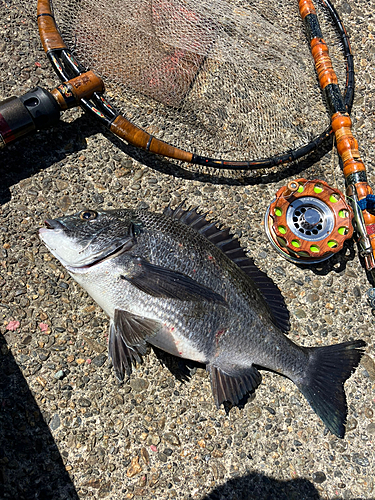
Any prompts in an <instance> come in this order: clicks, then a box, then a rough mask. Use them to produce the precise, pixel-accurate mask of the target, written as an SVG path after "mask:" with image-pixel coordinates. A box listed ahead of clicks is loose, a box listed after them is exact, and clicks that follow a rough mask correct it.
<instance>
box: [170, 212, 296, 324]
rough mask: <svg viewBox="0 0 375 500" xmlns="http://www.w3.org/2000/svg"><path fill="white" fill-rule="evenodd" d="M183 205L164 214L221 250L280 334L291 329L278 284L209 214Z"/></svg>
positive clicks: (226, 229) (227, 229)
mask: <svg viewBox="0 0 375 500" xmlns="http://www.w3.org/2000/svg"><path fill="white" fill-rule="evenodd" d="M183 205H184V202H183V203H181V204H180V205H178V206H177V207H176V208H175V209H172V208H171V207H170V206H168V207H166V208H165V210H164V215H166V216H167V217H171V218H172V219H177V220H179V221H181V222H183V223H184V224H186V225H187V226H190V227H192V228H193V229H195V230H196V231H198V232H199V233H201V234H202V235H203V236H205V237H206V238H207V239H208V240H209V241H211V243H214V245H216V246H217V247H218V248H220V250H221V251H222V252H223V253H225V255H226V256H227V257H229V258H230V259H231V260H232V261H233V262H234V263H235V264H236V265H237V266H238V267H239V268H241V269H242V271H243V272H244V273H246V274H247V276H249V277H250V278H251V279H252V280H253V281H254V283H255V284H256V285H257V287H258V289H259V291H260V292H261V294H262V295H263V297H264V298H265V300H266V302H267V304H268V306H269V308H270V312H271V315H272V318H273V320H274V322H275V323H276V325H277V326H278V327H279V328H280V329H281V330H282V331H283V332H287V331H288V330H289V328H290V322H289V311H288V309H287V307H286V305H285V301H284V297H283V296H282V295H281V292H280V290H279V289H278V287H277V285H275V283H274V282H273V281H272V280H271V278H269V277H268V276H267V275H266V274H265V273H263V272H262V271H260V270H259V269H258V268H257V267H256V265H255V264H254V261H253V260H252V259H251V258H250V257H248V256H247V255H246V254H245V252H244V250H243V249H242V248H241V245H240V242H239V241H238V239H237V238H236V237H234V236H233V235H232V234H231V232H230V229H229V228H223V227H220V226H219V224H217V223H216V222H214V221H208V220H207V215H208V214H205V213H199V212H198V207H194V208H189V209H187V210H185V209H184V208H182V207H183Z"/></svg>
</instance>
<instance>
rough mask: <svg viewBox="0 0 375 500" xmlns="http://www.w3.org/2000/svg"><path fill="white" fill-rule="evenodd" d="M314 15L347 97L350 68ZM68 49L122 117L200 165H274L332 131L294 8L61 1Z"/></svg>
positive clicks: (190, 0) (286, 3) (179, 0)
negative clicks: (203, 159) (224, 161)
mask: <svg viewBox="0 0 375 500" xmlns="http://www.w3.org/2000/svg"><path fill="white" fill-rule="evenodd" d="M316 3H317V11H318V15H319V19H320V23H321V25H322V30H323V33H324V38H325V40H326V42H327V43H328V45H329V48H330V55H331V57H332V59H333V63H334V68H335V70H336V72H337V73H338V77H339V85H340V88H341V90H343V89H344V88H345V63H344V57H343V53H342V49H341V46H340V43H339V41H338V36H337V34H336V32H335V30H334V28H333V25H332V23H331V22H330V19H329V17H328V15H327V13H326V11H325V9H324V7H323V6H322V4H320V2H319V1H318V2H316ZM52 5H53V9H54V15H55V18H56V21H57V24H58V27H59V30H60V32H61V34H62V36H63V38H64V41H65V42H66V43H67V45H68V46H69V48H70V50H72V52H73V53H74V54H75V56H76V57H77V59H78V60H79V62H80V63H81V64H82V65H84V66H85V67H86V68H90V69H92V70H94V71H95V72H96V73H98V74H99V75H100V76H101V77H102V78H103V80H104V82H105V85H106V94H107V96H108V97H109V98H110V99H113V101H114V104H115V105H116V107H117V108H119V109H120V110H121V111H122V113H123V114H124V116H126V117H127V118H128V119H129V120H131V121H132V122H133V123H135V124H136V125H138V126H140V127H142V128H144V129H145V130H146V131H147V132H149V133H150V134H152V135H154V136H155V137H157V138H160V139H162V140H164V141H167V142H170V143H172V144H173V145H175V146H177V147H179V148H182V149H185V150H189V151H192V152H194V153H197V154H201V155H205V156H210V157H214V158H229V159H232V160H243V159H245V160H253V159H259V158H267V157H271V156H274V155H277V154H280V153H284V152H285V151H288V150H292V149H295V148H298V147H301V146H302V145H304V144H306V143H307V142H309V141H310V140H311V139H312V138H313V137H316V136H317V135H318V134H319V133H320V132H322V131H323V130H324V129H325V128H326V127H328V125H329V117H328V113H327V111H326V108H325V104H324V102H323V100H322V95H321V92H320V89H319V85H318V82H317V78H316V74H315V69H314V65H313V62H312V57H311V54H310V49H309V44H308V43H307V39H306V35H305V32H304V27H303V23H302V20H301V18H300V14H299V11H298V2H297V0H277V1H270V0H267V1H262V0H256V1H253V0H247V1H246V2H244V1H243V0H216V1H214V2H213V1H212V0H139V1H137V2H134V0H105V1H104V0H80V1H77V0H54V1H53V4H52Z"/></svg>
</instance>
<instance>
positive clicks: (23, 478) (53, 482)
mask: <svg viewBox="0 0 375 500" xmlns="http://www.w3.org/2000/svg"><path fill="white" fill-rule="evenodd" d="M0 498H2V499H4V500H6V499H9V500H15V499H17V500H78V495H77V493H76V490H75V488H74V486H73V483H72V481H71V479H70V477H69V475H68V473H67V472H66V470H65V466H64V464H63V461H62V459H61V456H60V453H59V450H58V448H57V446H56V443H55V441H54V439H53V437H52V434H51V432H50V430H49V427H48V425H47V424H46V422H45V421H44V419H43V416H42V414H41V412H40V410H39V408H38V405H37V404H36V401H35V399H34V398H33V395H32V394H31V392H30V389H29V387H28V385H27V383H26V380H25V378H24V376H23V375H22V373H21V371H20V369H19V368H18V366H17V364H16V362H15V360H14V358H13V356H12V354H11V352H10V351H9V349H8V347H7V344H6V342H5V339H4V337H3V335H0Z"/></svg>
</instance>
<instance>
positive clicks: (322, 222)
mask: <svg viewBox="0 0 375 500" xmlns="http://www.w3.org/2000/svg"><path fill="white" fill-rule="evenodd" d="M352 219H353V212H352V209H351V207H350V206H349V205H348V204H347V203H346V201H345V198H344V195H343V194H342V193H341V192H340V191H339V190H338V189H334V188H332V187H330V186H329V185H328V184H327V183H326V182H324V181H320V180H317V179H315V180H312V181H308V180H306V179H297V180H294V181H291V182H289V184H288V185H287V186H283V187H282V188H281V189H279V191H278V192H277V193H276V199H275V200H274V201H273V202H272V203H271V205H270V206H269V207H268V210H267V212H266V215H265V228H266V233H267V236H268V238H269V240H270V242H271V243H272V245H273V246H274V248H275V249H276V250H277V251H278V252H279V253H280V254H281V255H282V256H283V257H285V258H286V259H288V260H290V261H292V262H295V263H306V264H316V263H319V262H322V261H323V260H326V259H328V258H329V257H331V256H332V255H333V254H335V253H337V252H339V251H340V250H341V249H342V247H343V245H344V241H345V240H348V239H350V238H351V237H352V235H353V225H352Z"/></svg>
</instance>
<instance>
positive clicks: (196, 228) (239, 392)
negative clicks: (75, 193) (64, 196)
mask: <svg viewBox="0 0 375 500" xmlns="http://www.w3.org/2000/svg"><path fill="white" fill-rule="evenodd" d="M39 236H40V238H41V240H42V241H43V243H44V244H45V245H46V246H47V248H48V249H49V251H50V252H51V253H52V254H53V255H54V256H55V257H56V258H57V259H58V260H59V261H60V262H61V264H62V265H63V266H64V267H65V268H66V270H67V271H68V272H69V274H70V275H71V276H72V278H73V279H74V280H75V281H76V282H77V283H79V284H80V285H81V286H82V287H83V288H84V289H85V290H86V291H87V292H88V293H89V294H90V295H91V297H92V298H93V299H94V300H95V301H96V302H97V304H98V305H99V306H100V307H101V308H102V309H103V310H104V311H105V313H106V314H107V315H108V316H109V318H110V326H109V342H108V354H109V358H110V360H111V362H112V365H113V369H114V372H115V374H116V377H117V378H118V379H119V380H120V381H123V380H124V378H125V376H127V377H130V375H131V373H132V369H133V366H134V367H135V366H136V364H137V362H138V363H139V362H140V361H141V360H142V357H143V356H144V355H145V354H146V353H147V350H148V344H151V345H152V346H154V347H156V348H158V349H161V350H163V351H166V352H167V353H169V354H172V355H174V356H178V357H180V358H184V359H186V360H192V361H195V362H198V363H203V364H204V365H206V369H207V370H208V372H209V375H210V380H211V388H212V394H213V398H214V401H215V403H216V406H217V407H218V408H219V407H220V405H221V404H223V403H224V404H228V403H229V404H231V405H238V404H239V403H240V401H242V400H243V398H245V397H246V396H247V395H248V394H250V393H254V392H255V390H256V389H257V387H258V386H259V384H260V383H261V380H262V377H261V373H260V371H259V370H262V369H265V370H269V371H271V372H276V373H278V374H280V375H283V376H284V377H287V378H288V379H290V380H291V381H292V382H294V384H295V385H296V386H297V387H298V389H299V390H300V391H301V393H302V394H303V395H304V396H305V398H306V399H307V401H308V403H309V404H310V406H311V408H312V409H313V410H314V411H315V413H316V414H317V415H318V416H319V417H320V419H321V420H322V421H323V423H324V424H325V426H326V427H327V428H328V429H329V430H330V431H331V432H332V433H333V434H334V435H336V436H337V437H339V438H343V437H344V435H345V424H346V419H347V413H348V409H347V402H346V395H345V390H344V383H345V381H346V380H347V379H348V378H349V377H350V376H351V374H352V373H353V372H354V370H355V368H356V367H357V366H358V364H359V362H360V360H361V356H362V355H363V354H364V352H365V349H364V348H365V347H366V343H365V342H364V341H363V340H354V341H347V342H344V343H341V344H335V345H329V346H319V347H304V346H300V345H297V344H295V343H294V342H293V341H292V340H291V339H290V338H289V337H288V336H287V335H286V333H287V332H288V331H289V329H290V318H289V312H288V309H287V307H286V305H285V301H284V299H283V296H282V294H281V292H280V290H279V288H278V287H277V286H276V285H275V283H274V282H273V281H272V280H271V279H270V278H269V277H268V276H267V275H266V274H265V273H263V272H262V271H260V270H259V269H258V268H257V267H256V266H255V264H254V261H253V260H252V259H251V258H250V257H249V256H248V255H247V254H246V253H245V251H244V250H243V248H242V247H241V245H240V242H239V240H238V238H236V237H235V236H233V235H232V234H231V232H230V230H229V228H224V227H222V226H220V225H218V224H217V223H215V222H214V221H211V220H209V219H208V216H207V214H205V213H201V212H200V211H199V208H197V207H195V208H187V209H184V207H183V204H181V205H179V206H177V207H176V208H174V209H172V207H171V206H167V207H166V208H165V210H164V212H163V213H157V212H152V211H149V210H147V209H117V210H91V209H87V210H82V211H80V212H78V213H76V214H74V215H67V216H63V217H60V218H56V219H53V220H51V219H47V220H46V221H45V227H43V228H40V229H39Z"/></svg>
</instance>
